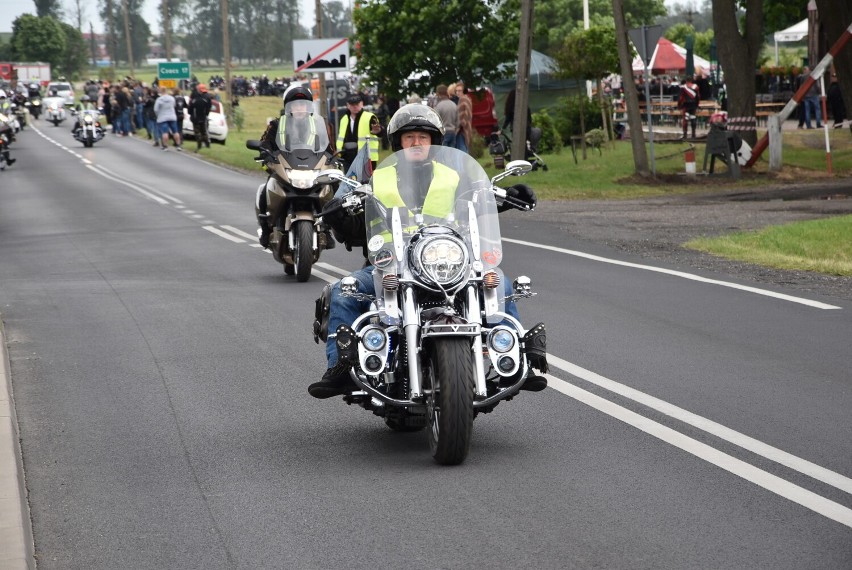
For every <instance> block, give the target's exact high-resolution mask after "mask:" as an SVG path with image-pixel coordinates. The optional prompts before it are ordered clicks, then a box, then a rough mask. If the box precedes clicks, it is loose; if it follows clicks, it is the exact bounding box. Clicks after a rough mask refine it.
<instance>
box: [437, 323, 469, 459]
mask: <svg viewBox="0 0 852 570" xmlns="http://www.w3.org/2000/svg"><path fill="white" fill-rule="evenodd" d="M470 342H471V341H470V339H468V338H463V337H455V338H453V337H448V338H436V339H434V340H433V341H432V347H431V348H432V350H431V354H430V355H429V357H428V359H429V370H428V375H427V378H428V380H427V383H428V384H431V386H428V388H430V389H431V394H430V395H429V400H428V419H427V421H428V422H429V449H430V450H431V452H432V457H433V458H434V459H435V461H436V462H437V463H439V464H441V465H458V464H460V463H461V462H463V461H464V460H465V458H466V457H467V452H468V450H469V449H470V439H471V436H472V435H473V387H474V386H473V384H474V369H473V352H472V350H471V344H470Z"/></svg>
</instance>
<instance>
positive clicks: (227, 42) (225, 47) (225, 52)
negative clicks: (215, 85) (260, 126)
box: [222, 0, 234, 121]
mask: <svg viewBox="0 0 852 570" xmlns="http://www.w3.org/2000/svg"><path fill="white" fill-rule="evenodd" d="M229 19H230V18H229V17H228V0H222V59H223V60H224V62H225V100H226V101H227V102H228V106H227V109H228V118H229V119H230V120H231V121H233V120H234V106H233V98H232V96H233V93H232V91H231V39H230V36H229V35H228V20H229Z"/></svg>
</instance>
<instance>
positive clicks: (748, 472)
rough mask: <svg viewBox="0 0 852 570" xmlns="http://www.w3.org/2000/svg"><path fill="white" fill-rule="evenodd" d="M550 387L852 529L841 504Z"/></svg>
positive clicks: (571, 390) (621, 411)
mask: <svg viewBox="0 0 852 570" xmlns="http://www.w3.org/2000/svg"><path fill="white" fill-rule="evenodd" d="M546 376H547V379H548V383H549V385H550V386H551V387H552V388H553V389H555V390H557V391H559V392H561V393H563V394H565V395H566V396H569V397H571V398H574V399H575V400H577V401H579V402H582V403H584V404H586V405H588V406H590V407H592V408H595V409H596V410H598V411H600V412H603V413H605V414H607V415H608V416H611V417H613V418H615V419H617V420H619V421H622V422H624V423H626V424H628V425H631V426H633V427H635V428H636V429H638V430H641V431H643V432H645V433H647V434H648V435H651V436H654V437H656V438H657V439H660V440H662V441H664V442H666V443H668V444H670V445H673V446H675V447H677V448H680V449H682V450H683V451H686V452H687V453H690V454H692V455H694V456H695V457H698V458H699V459H702V460H704V461H707V462H709V463H712V464H713V465H716V466H717V467H721V468H722V469H724V470H725V471H728V472H729V473H733V474H734V475H736V476H738V477H742V478H743V479H745V480H746V481H749V482H751V483H754V484H755V485H757V486H759V487H763V488H764V489H766V490H767V491H770V492H772V493H775V494H776V495H779V496H781V497H784V498H785V499H789V500H790V501H793V502H794V503H797V504H799V505H802V506H803V507H805V508H807V509H810V510H812V511H814V512H816V513H819V514H821V515H822V516H824V517H827V518H829V519H831V520H833V521H837V522H839V523H840V524H842V525H845V526H847V527H850V528H852V509H848V508H847V507H844V506H843V505H841V504H839V503H835V502H834V501H830V500H828V499H826V498H825V497H821V496H819V495H817V494H816V493H814V492H812V491H808V490H807V489H804V488H802V487H799V486H798V485H794V484H793V483H790V482H789V481H785V480H784V479H781V478H780V477H777V476H775V475H772V474H771V473H767V472H766V471H763V470H762V469H758V468H757V467H754V466H753V465H750V464H748V463H746V462H745V461H741V460H739V459H737V458H736V457H732V456H730V455H728V454H726V453H723V452H721V451H719V450H717V449H714V448H712V447H710V446H709V445H706V444H704V443H701V442H700V441H697V440H694V439H692V438H691V437H688V436H686V435H684V434H682V433H680V432H677V431H675V430H673V429H671V428H669V427H666V426H664V425H662V424H659V423H657V422H655V421H653V420H651V419H648V418H646V417H644V416H641V415H639V414H637V413H635V412H632V411H630V410H628V409H626V408H623V407H621V406H619V405H618V404H614V403H612V402H610V401H609V400H606V399H604V398H601V397H600V396H597V395H595V394H592V393H591V392H587V391H585V390H583V389H581V388H578V387H577V386H574V385H573V384H569V383H568V382H565V381H564V380H560V379H559V378H556V377H555V376H552V375H550V374H546Z"/></svg>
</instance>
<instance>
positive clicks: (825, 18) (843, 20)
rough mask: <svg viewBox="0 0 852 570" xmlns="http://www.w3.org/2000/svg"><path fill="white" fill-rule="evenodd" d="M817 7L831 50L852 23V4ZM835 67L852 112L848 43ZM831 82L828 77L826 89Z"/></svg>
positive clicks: (824, 1)
mask: <svg viewBox="0 0 852 570" xmlns="http://www.w3.org/2000/svg"><path fill="white" fill-rule="evenodd" d="M816 5H817V9H818V10H819V17H820V20H821V21H822V25H823V28H824V30H825V38H826V41H827V47H828V49H831V47H832V46H833V45H834V43H835V42H836V41H837V40H838V39H840V37H841V36H842V35H843V33H844V32H845V31H846V28H847V27H848V26H849V22H852V3H850V2H849V0H816ZM834 67H835V69H836V70H837V80H838V81H839V82H840V92H841V93H842V94H843V102H844V103H846V109H847V111H848V110H852V45H850V44H849V43H847V44H846V47H845V48H844V49H842V50H840V52H839V53H838V54H837V57H835V58H834ZM829 80H830V78H828V77H826V88H827V87H828V85H829ZM847 114H848V113H847ZM850 130H852V127H850Z"/></svg>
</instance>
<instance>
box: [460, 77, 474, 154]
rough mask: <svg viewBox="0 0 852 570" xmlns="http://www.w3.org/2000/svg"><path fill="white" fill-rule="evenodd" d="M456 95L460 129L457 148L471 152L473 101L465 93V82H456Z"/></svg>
mask: <svg viewBox="0 0 852 570" xmlns="http://www.w3.org/2000/svg"><path fill="white" fill-rule="evenodd" d="M456 97H458V100H459V102H458V104H457V105H456V107H457V108H458V112H459V130H458V133H457V134H456V148H457V149H459V150H460V151H462V152H470V143H471V140H472V139H473V103H472V102H471V100H470V97H468V95H467V94H466V93H465V89H464V83H461V82H459V83H457V84H456Z"/></svg>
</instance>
